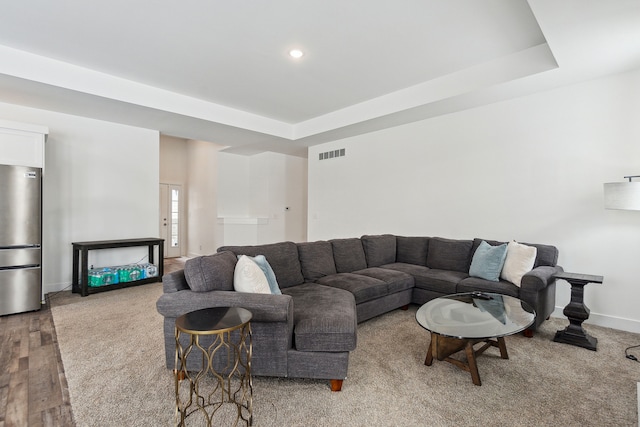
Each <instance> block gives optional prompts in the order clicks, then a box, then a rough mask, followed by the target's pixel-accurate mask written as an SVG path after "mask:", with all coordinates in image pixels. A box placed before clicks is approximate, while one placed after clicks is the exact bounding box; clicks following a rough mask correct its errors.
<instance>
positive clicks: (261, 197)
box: [218, 153, 307, 245]
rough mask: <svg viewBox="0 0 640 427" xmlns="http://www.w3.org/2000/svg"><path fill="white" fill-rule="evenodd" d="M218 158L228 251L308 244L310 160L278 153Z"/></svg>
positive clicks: (222, 216)
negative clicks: (239, 247) (237, 247)
mask: <svg viewBox="0 0 640 427" xmlns="http://www.w3.org/2000/svg"><path fill="white" fill-rule="evenodd" d="M219 156H220V157H219V158H220V163H219V206H218V217H219V218H220V221H221V222H224V228H223V230H224V235H223V241H224V244H225V245H249V244H263V243H273V242H279V241H284V240H291V241H295V242H300V241H306V236H307V230H306V226H307V224H306V214H307V211H306V206H307V190H306V187H307V179H306V175H307V162H306V159H303V158H299V157H295V156H287V155H284V154H277V153H262V154H257V155H254V156H240V155H237V154H230V153H220V154H219ZM287 208H288V209H287Z"/></svg>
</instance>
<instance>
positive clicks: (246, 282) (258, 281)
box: [233, 255, 271, 294]
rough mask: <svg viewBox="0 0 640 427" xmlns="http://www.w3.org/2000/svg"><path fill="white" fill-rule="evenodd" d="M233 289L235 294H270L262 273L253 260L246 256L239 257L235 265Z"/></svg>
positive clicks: (267, 282) (267, 283) (265, 277)
mask: <svg viewBox="0 0 640 427" xmlns="http://www.w3.org/2000/svg"><path fill="white" fill-rule="evenodd" d="M233 289H235V291H236V292H247V293H250V294H270V293H271V289H270V288H269V281H268V280H267V276H266V275H265V274H264V271H262V269H261V268H260V267H259V266H258V264H256V263H255V261H254V260H252V259H251V258H249V257H248V256H246V255H241V256H240V258H238V262H237V263H236V269H235V273H234V275H233Z"/></svg>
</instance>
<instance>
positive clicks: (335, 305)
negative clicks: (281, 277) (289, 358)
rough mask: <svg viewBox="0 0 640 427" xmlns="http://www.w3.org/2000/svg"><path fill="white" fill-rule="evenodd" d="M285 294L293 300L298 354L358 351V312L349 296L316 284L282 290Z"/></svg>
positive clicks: (342, 291) (295, 342)
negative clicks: (300, 352)
mask: <svg viewBox="0 0 640 427" xmlns="http://www.w3.org/2000/svg"><path fill="white" fill-rule="evenodd" d="M282 293H283V294H285V295H290V296H291V297H293V318H294V320H293V322H294V329H293V334H294V346H295V348H296V350H298V351H327V352H339V351H351V350H355V348H356V327H357V326H356V325H357V323H356V322H357V320H356V308H355V301H354V298H353V295H352V294H351V293H350V292H347V291H345V290H343V289H338V288H333V287H329V286H322V285H319V284H316V283H304V284H302V285H299V286H293V287H289V288H286V289H283V290H282Z"/></svg>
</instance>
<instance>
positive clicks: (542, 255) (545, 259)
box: [523, 243, 558, 268]
mask: <svg viewBox="0 0 640 427" xmlns="http://www.w3.org/2000/svg"><path fill="white" fill-rule="evenodd" d="M523 245H529V246H535V247H536V248H537V249H538V255H537V256H536V262H535V264H534V265H533V267H534V268H535V267H540V266H542V265H545V266H547V267H555V266H556V265H557V264H558V248H556V247H555V246H550V245H539V244H537V243H523Z"/></svg>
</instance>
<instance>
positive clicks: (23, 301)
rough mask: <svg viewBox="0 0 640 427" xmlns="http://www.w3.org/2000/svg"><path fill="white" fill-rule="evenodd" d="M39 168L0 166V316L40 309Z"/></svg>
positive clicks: (40, 188)
mask: <svg viewBox="0 0 640 427" xmlns="http://www.w3.org/2000/svg"><path fill="white" fill-rule="evenodd" d="M41 242H42V170H41V169H40V168H34V167H28V166H11V165H0V315H5V314H12V313H21V312H25V311H33V310H39V309H40V303H41V299H42V272H41V263H42V254H41Z"/></svg>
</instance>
